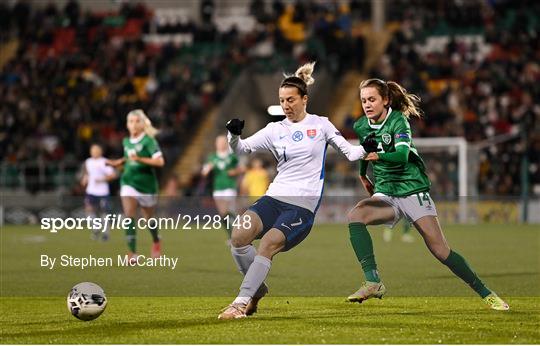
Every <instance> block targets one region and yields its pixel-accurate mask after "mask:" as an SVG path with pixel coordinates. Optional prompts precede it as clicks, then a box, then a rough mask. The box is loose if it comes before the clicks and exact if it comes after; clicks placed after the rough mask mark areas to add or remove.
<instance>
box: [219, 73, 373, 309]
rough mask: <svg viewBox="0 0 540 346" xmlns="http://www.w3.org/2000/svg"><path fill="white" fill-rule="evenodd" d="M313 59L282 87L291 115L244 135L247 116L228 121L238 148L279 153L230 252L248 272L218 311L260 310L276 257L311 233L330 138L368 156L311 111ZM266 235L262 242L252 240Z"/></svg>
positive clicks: (353, 154) (351, 155) (344, 150)
mask: <svg viewBox="0 0 540 346" xmlns="http://www.w3.org/2000/svg"><path fill="white" fill-rule="evenodd" d="M313 66H314V63H309V64H306V65H304V66H302V67H300V68H299V69H298V70H297V71H296V73H295V75H294V76H290V77H287V78H285V79H284V80H283V81H282V82H281V86H280V87H279V102H280V104H281V107H282V109H283V111H284V113H285V116H286V119H284V120H282V121H280V122H275V123H269V124H268V125H267V126H266V127H265V128H263V129H262V130H260V131H258V132H257V133H255V134H254V135H253V136H251V137H248V138H246V139H244V140H242V139H240V135H241V133H242V129H243V127H244V121H243V120H239V119H233V120H231V121H229V122H228V123H227V129H228V130H229V144H230V146H231V148H232V149H233V150H234V151H235V152H236V153H238V154H240V153H252V152H255V151H258V150H268V151H270V152H271V153H272V154H273V155H274V157H275V158H276V160H277V162H278V164H277V171H278V174H277V176H276V177H275V179H274V181H273V182H272V183H271V184H270V186H269V187H268V190H267V191H266V194H265V195H264V196H263V197H261V198H260V199H259V200H257V201H256V202H255V203H254V204H253V205H252V206H251V207H250V208H249V209H248V210H247V211H246V212H245V213H244V215H243V216H242V218H241V220H246V218H247V219H248V220H249V221H250V222H247V223H246V222H242V224H241V225H239V226H238V227H235V228H234V230H233V233H232V238H231V253H232V255H233V259H234V261H235V262H236V264H237V266H238V269H239V270H240V272H241V273H242V274H244V280H243V282H242V285H241V286H240V293H239V294H238V296H237V298H236V299H235V300H234V301H233V302H232V303H231V304H230V305H229V306H227V307H226V308H225V309H224V310H223V312H222V313H221V314H220V315H219V316H218V318H219V319H226V320H227V319H236V318H243V317H246V316H249V315H251V314H253V313H255V312H256V310H257V304H258V302H259V300H260V299H261V298H262V297H263V296H264V295H266V293H267V292H268V287H267V286H266V284H265V283H264V280H265V278H266V276H267V275H268V272H269V271H270V266H271V264H272V258H273V257H274V256H275V255H276V254H277V253H279V252H281V251H287V250H289V249H291V248H293V247H294V246H296V245H298V244H299V243H300V242H301V241H302V240H304V239H305V238H306V236H307V235H308V234H309V232H310V230H311V227H312V225H313V220H314V217H315V213H316V212H317V209H318V207H319V204H320V201H321V197H322V192H323V184H324V161H325V156H326V148H327V146H328V144H330V145H332V146H333V147H334V148H335V149H336V150H337V151H339V152H340V153H341V154H343V155H345V156H346V157H347V158H348V159H349V160H351V161H354V160H358V159H361V158H363V157H364V156H365V154H366V152H365V150H364V148H363V147H362V146H353V145H351V144H350V143H349V142H347V141H346V140H345V139H344V138H343V137H342V136H341V134H340V133H339V131H338V130H337V129H336V127H335V126H334V125H333V124H332V123H331V122H330V121H329V120H328V118H326V117H320V116H318V115H314V114H308V113H306V105H307V101H308V96H307V86H308V85H309V84H312V83H313V82H314V80H313V78H312V77H311V74H312V72H313ZM256 238H261V242H260V244H259V248H258V249H257V250H255V247H254V246H253V245H252V244H251V243H252V242H253V240H254V239H256Z"/></svg>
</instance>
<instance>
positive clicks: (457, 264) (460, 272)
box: [442, 250, 491, 298]
mask: <svg viewBox="0 0 540 346" xmlns="http://www.w3.org/2000/svg"><path fill="white" fill-rule="evenodd" d="M442 263H443V264H444V265H446V266H447V267H448V268H450V270H451V271H452V273H454V274H456V275H457V276H458V277H459V278H461V280H463V281H465V282H466V283H467V284H468V285H469V286H471V288H472V289H473V290H474V291H475V292H476V293H478V294H479V295H480V297H482V298H485V297H486V296H488V295H489V294H490V293H491V291H490V290H489V289H488V288H487V287H486V286H485V285H484V283H483V282H482V280H480V278H479V277H478V275H476V273H475V272H474V271H473V270H472V268H471V267H470V266H469V264H468V263H467V261H466V260H465V258H463V257H462V256H461V255H460V254H458V253H457V252H454V251H452V250H450V255H448V258H446V259H445V260H444V261H442Z"/></svg>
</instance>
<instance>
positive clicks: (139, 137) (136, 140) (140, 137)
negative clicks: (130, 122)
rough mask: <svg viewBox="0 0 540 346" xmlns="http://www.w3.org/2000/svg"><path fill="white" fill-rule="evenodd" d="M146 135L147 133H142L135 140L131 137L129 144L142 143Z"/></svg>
mask: <svg viewBox="0 0 540 346" xmlns="http://www.w3.org/2000/svg"><path fill="white" fill-rule="evenodd" d="M145 134H146V133H144V132H143V133H141V134H140V135H139V136H138V137H135V138H131V137H130V138H129V142H130V143H131V144H136V143H139V142H140V141H142V139H143V137H144V135H145Z"/></svg>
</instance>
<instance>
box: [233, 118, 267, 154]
mask: <svg viewBox="0 0 540 346" xmlns="http://www.w3.org/2000/svg"><path fill="white" fill-rule="evenodd" d="M270 124H272V123H270ZM270 124H268V125H266V127H265V128H263V129H261V130H259V131H257V132H255V133H254V134H253V135H252V136H250V137H248V138H246V139H241V138H240V136H237V135H233V134H232V133H230V132H229V133H228V135H227V138H228V139H229V146H230V147H231V149H232V150H233V151H234V152H235V153H236V154H246V153H253V152H256V151H258V150H261V149H266V150H271V147H272V128H271V127H270Z"/></svg>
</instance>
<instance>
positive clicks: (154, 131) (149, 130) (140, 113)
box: [128, 109, 159, 138]
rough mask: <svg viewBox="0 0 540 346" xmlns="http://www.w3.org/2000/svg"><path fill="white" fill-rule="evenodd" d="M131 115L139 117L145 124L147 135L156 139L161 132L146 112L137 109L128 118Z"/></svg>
mask: <svg viewBox="0 0 540 346" xmlns="http://www.w3.org/2000/svg"><path fill="white" fill-rule="evenodd" d="M130 115H134V116H137V117H139V119H141V120H142V121H143V124H144V133H146V134H147V135H148V136H150V137H152V138H154V137H156V135H157V134H158V132H159V130H158V129H156V128H155V127H154V126H153V125H152V122H151V121H150V119H149V118H148V117H147V116H146V114H145V113H144V111H143V110H142V109H135V110H132V111H131V112H129V113H128V117H129V116H130Z"/></svg>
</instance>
